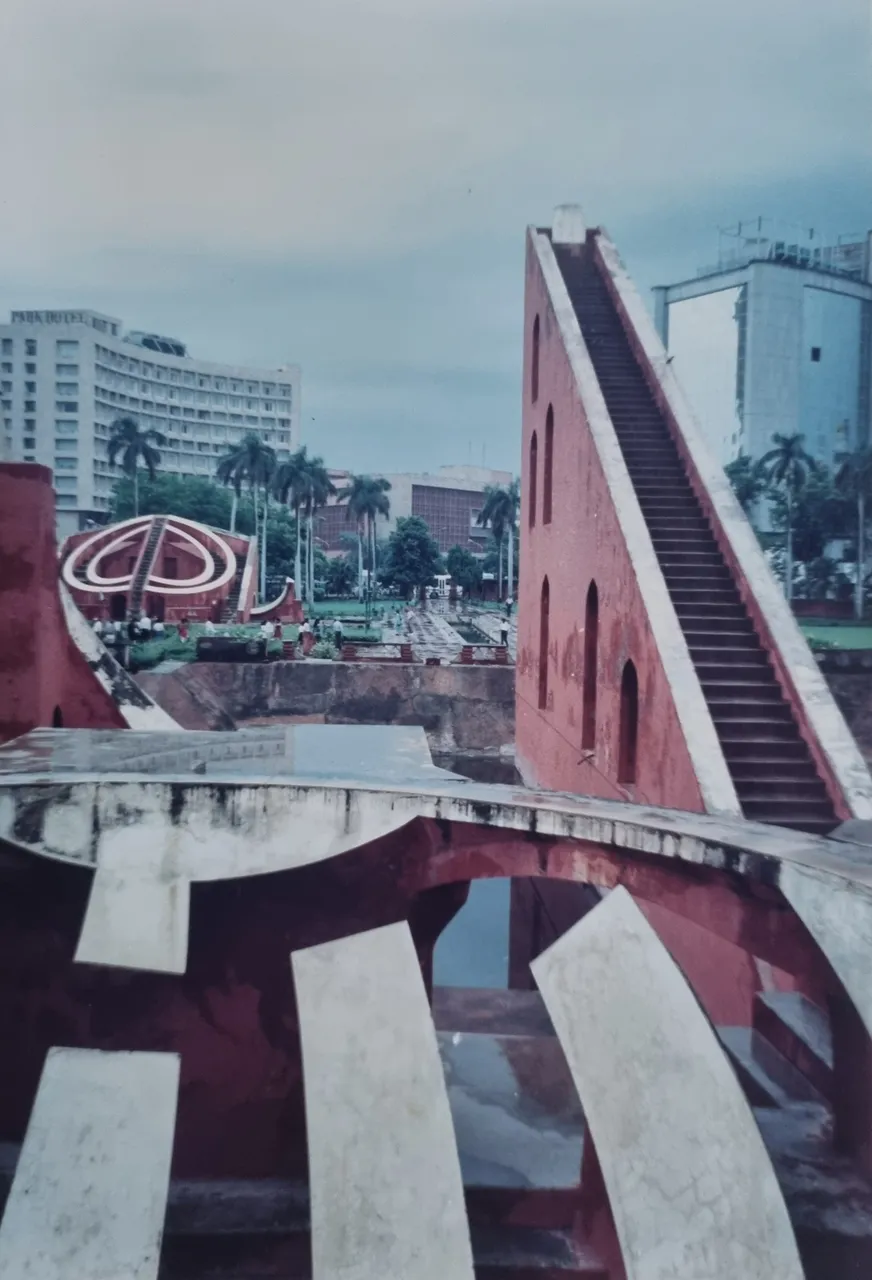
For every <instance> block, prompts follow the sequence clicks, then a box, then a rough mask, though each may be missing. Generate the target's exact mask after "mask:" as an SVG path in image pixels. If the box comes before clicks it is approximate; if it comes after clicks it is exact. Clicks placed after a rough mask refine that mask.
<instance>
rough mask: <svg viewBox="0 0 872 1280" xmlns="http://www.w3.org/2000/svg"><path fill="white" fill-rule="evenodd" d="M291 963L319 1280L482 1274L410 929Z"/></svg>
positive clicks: (302, 954) (420, 1279)
mask: <svg viewBox="0 0 872 1280" xmlns="http://www.w3.org/2000/svg"><path fill="white" fill-rule="evenodd" d="M291 959H292V965H293V971H294V985H295V987H296V994H297V1007H298V1010H299V1018H300V1035H301V1040H302V1046H303V1068H304V1082H305V1099H306V1128H307V1133H308V1144H307V1145H308V1149H309V1194H310V1198H311V1211H312V1275H313V1280H337V1277H340V1276H341V1277H342V1280H400V1277H402V1280H448V1277H450V1280H472V1276H473V1268H472V1250H471V1246H470V1241H469V1227H468V1224H467V1216H466V1208H465V1204H464V1197H463V1180H462V1178H461V1173H460V1161H459V1158H458V1155H457V1144H456V1141H455V1137H454V1125H453V1122H452V1118H451V1111H450V1108H449V1105H448V1096H447V1093H446V1089H445V1077H444V1075H443V1072H442V1066H441V1063H440V1060H439V1050H438V1048H437V1044H436V1033H435V1031H434V1028H433V1020H432V1018H431V1016H430V1008H429V1004H428V1001H427V994H426V991H425V989H424V983H423V980H422V978H421V972H420V968H419V965H418V958H417V956H416V954H415V948H414V945H413V943H412V937H411V934H410V932H409V927H408V925H407V924H406V923H405V922H403V923H401V924H392V925H388V926H387V927H385V928H382V929H373V930H371V931H370V932H368V933H359V934H356V935H354V936H353V937H350V938H342V939H341V940H340V941H338V942H328V943H325V944H323V945H322V946H318V947H311V948H309V949H308V950H305V951H297V952H295V953H294V954H293V956H292V958H291Z"/></svg>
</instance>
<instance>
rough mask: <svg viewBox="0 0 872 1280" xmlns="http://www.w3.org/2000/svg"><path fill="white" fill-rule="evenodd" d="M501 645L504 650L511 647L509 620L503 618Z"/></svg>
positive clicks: (501, 621) (501, 623)
mask: <svg viewBox="0 0 872 1280" xmlns="http://www.w3.org/2000/svg"><path fill="white" fill-rule="evenodd" d="M500 644H501V645H502V646H503V648H504V649H508V647H509V620H508V618H502V619H501V620H500Z"/></svg>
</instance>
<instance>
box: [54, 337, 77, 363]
mask: <svg viewBox="0 0 872 1280" xmlns="http://www.w3.org/2000/svg"><path fill="white" fill-rule="evenodd" d="M55 354H56V355H57V358H58V359H59V360H62V359H63V358H64V357H65V356H78V354H79V344H78V342H69V341H65V340H64V339H63V338H58V340H57V342H56V343H55Z"/></svg>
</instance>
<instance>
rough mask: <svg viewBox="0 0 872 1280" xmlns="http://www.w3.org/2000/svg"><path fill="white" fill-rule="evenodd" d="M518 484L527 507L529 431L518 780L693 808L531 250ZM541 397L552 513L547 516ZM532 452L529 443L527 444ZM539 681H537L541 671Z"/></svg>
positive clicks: (658, 673) (634, 589) (606, 496)
mask: <svg viewBox="0 0 872 1280" xmlns="http://www.w3.org/2000/svg"><path fill="white" fill-rule="evenodd" d="M537 316H538V317H539V321H540V329H539V334H540V336H539V379H538V381H539V386H538V397H537V399H536V401H535V403H533V401H532V395H531V360H532V354H533V328H534V325H535V321H536V317H537ZM524 333H525V344H524V393H523V394H524V414H523V445H522V458H523V460H524V461H523V473H522V486H523V488H522V493H523V500H524V504H525V507H526V508H527V510H528V511H532V510H533V507H532V500H531V493H530V478H531V471H530V457H531V444H532V438H533V434H534V432H536V433H537V436H538V441H539V446H538V472H539V475H538V476H537V485H538V492H537V495H536V496H537V501H536V513H537V516H536V521H535V524H534V525H533V527H532V528H531V527H530V525H529V522H528V520H524V521H522V525H521V539H522V547H521V564H522V573H521V585H520V592H519V612H518V656H517V664H516V676H517V686H516V698H517V754H518V760H519V765H520V768H521V772H522V774H523V775H524V777H525V779H526V780H527V781H528V782H529V783H531V784H535V785H538V786H543V787H549V788H552V789H554V790H559V791H574V792H577V793H580V794H585V795H602V796H609V797H612V798H620V799H627V798H629V799H636V800H639V801H640V802H643V803H647V804H657V805H667V806H670V807H675V808H678V809H689V810H695V811H700V810H702V808H703V803H702V798H701V795H700V790H699V786H698V784H697V781H696V777H695V774H694V771H693V766H692V764H691V760H690V755H689V753H688V750H687V746H686V744H685V741H684V735H683V733H682V730H681V727H680V725H679V722H678V717H677V715H676V711H675V706H674V702H673V699H672V694H671V692H670V688H669V684H668V681H667V679H666V674H665V672H664V670H663V665H662V663H661V661H660V658H659V655H658V653H657V649H656V647H655V643H654V638H653V636H652V633H651V628H650V625H649V623H648V619H647V616H646V613H645V609H644V607H643V605H642V600H641V597H640V594H639V589H638V584H637V582H636V578H635V573H634V570H633V567H632V564H631V562H630V557H629V554H628V552H627V548H626V545H625V543H624V539H623V535H622V533H621V530H620V527H619V525H618V521H617V517H616V514H615V510H614V506H613V502H612V498H611V495H610V493H609V490H608V487H607V485H606V481H605V477H604V476H603V473H602V469H601V467H600V464H599V459H598V457H597V455H596V450H595V448H594V444H593V440H592V439H591V436H590V433H589V430H588V426H587V419H586V417H585V413H584V408H583V406H582V404H581V402H580V399H579V396H578V393H577V391H576V387H575V382H574V378H573V375H572V371H571V369H570V366H569V361H568V359H567V356H566V353H565V352H564V350H563V345H562V342H561V340H560V336H559V333H558V330H557V326H556V323H555V320H554V316H553V315H552V313H551V310H550V306H549V303H548V301H547V294H546V290H545V286H544V283H543V281H542V279H541V276H540V273H539V269H538V265H537V263H536V261H535V258H534V256H533V255H532V253H530V252H529V251H528V255H527V279H526V302H525V320H524ZM549 408H551V409H552V410H553V418H554V429H553V445H552V449H551V453H552V464H551V468H550V470H551V475H552V481H551V512H550V515H551V519H550V523H547V524H546V523H545V522H544V516H545V515H546V514H547V503H546V501H545V499H546V494H545V492H544V486H545V481H546V476H545V475H544V474H543V473H544V472H545V471H546V470H547V469H548V457H547V455H548V452H549V450H548V449H547V447H544V455H543V443H542V442H543V441H546V442H547V434H548V433H547V428H546V423H547V420H548V411H549ZM534 452H535V451H534ZM546 576H547V578H548V584H549V592H548V627H547V631H548V652H547V655H546V663H547V705H546V706H545V707H544V708H543V709H541V710H540V709H539V690H540V679H539V661H540V630H542V626H541V618H540V604H541V599H542V584H543V582H544V580H545V578H546ZM592 581H594V582H596V585H597V593H598V610H597V614H598V644H597V678H596V691H597V704H596V719H597V723H596V732H595V741H594V746H593V747H592V748H591V749H585V750H584V751H583V750H582V745H581V743H582V735H583V731H584V715H583V703H584V699H583V682H584V653H585V606H586V600H587V594H588V588H589V587H590V584H591V582H592ZM628 659H632V661H633V663H634V665H635V668H636V672H637V675H638V681H639V706H640V715H639V736H638V760H637V770H636V781H635V783H633V784H626V785H624V784H621V783H619V781H618V768H619V740H620V691H621V673H622V672H623V669H624V664H625V663H626V662H627V660H628ZM543 683H544V682H543Z"/></svg>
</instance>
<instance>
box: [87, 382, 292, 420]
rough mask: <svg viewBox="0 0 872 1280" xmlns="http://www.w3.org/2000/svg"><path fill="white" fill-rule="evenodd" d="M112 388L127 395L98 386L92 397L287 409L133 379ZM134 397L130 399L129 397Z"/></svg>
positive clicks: (267, 410) (264, 410)
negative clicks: (140, 398) (124, 390)
mask: <svg viewBox="0 0 872 1280" xmlns="http://www.w3.org/2000/svg"><path fill="white" fill-rule="evenodd" d="M112 387H115V388H118V387H125V388H126V389H127V393H128V394H124V393H122V392H120V391H118V390H112V389H111V387H103V386H101V385H99V384H98V385H97V387H96V389H95V392H94V394H95V395H96V396H97V397H98V398H102V399H104V400H109V401H113V402H115V403H119V404H128V403H134V399H135V402H136V403H139V397H138V396H137V395H136V393H137V392H139V393H140V394H141V395H142V396H146V397H148V400H146V401H145V402H144V403H148V402H149V400H151V399H152V398H155V399H157V400H169V401H178V402H180V403H181V404H193V403H195V402H196V403H197V404H204V405H205V404H211V405H216V406H218V407H219V408H224V409H226V408H228V407H230V408H231V409H254V410H256V411H259V412H262V413H283V412H284V413H287V412H288V411H289V408H290V406H289V405H285V404H282V403H280V402H279V401H273V400H247V399H245V398H244V397H243V396H232V395H231V396H227V395H224V394H223V392H220V391H211V392H210V391H194V390H192V389H188V388H185V387H183V388H180V389H177V388H176V387H159V386H152V385H151V384H149V383H148V382H137V381H136V380H135V379H132V378H128V379H126V380H125V379H121V378H116V379H114V380H113V381H112ZM131 392H132V393H133V396H132V397H131V396H130V394H129V393H131Z"/></svg>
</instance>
